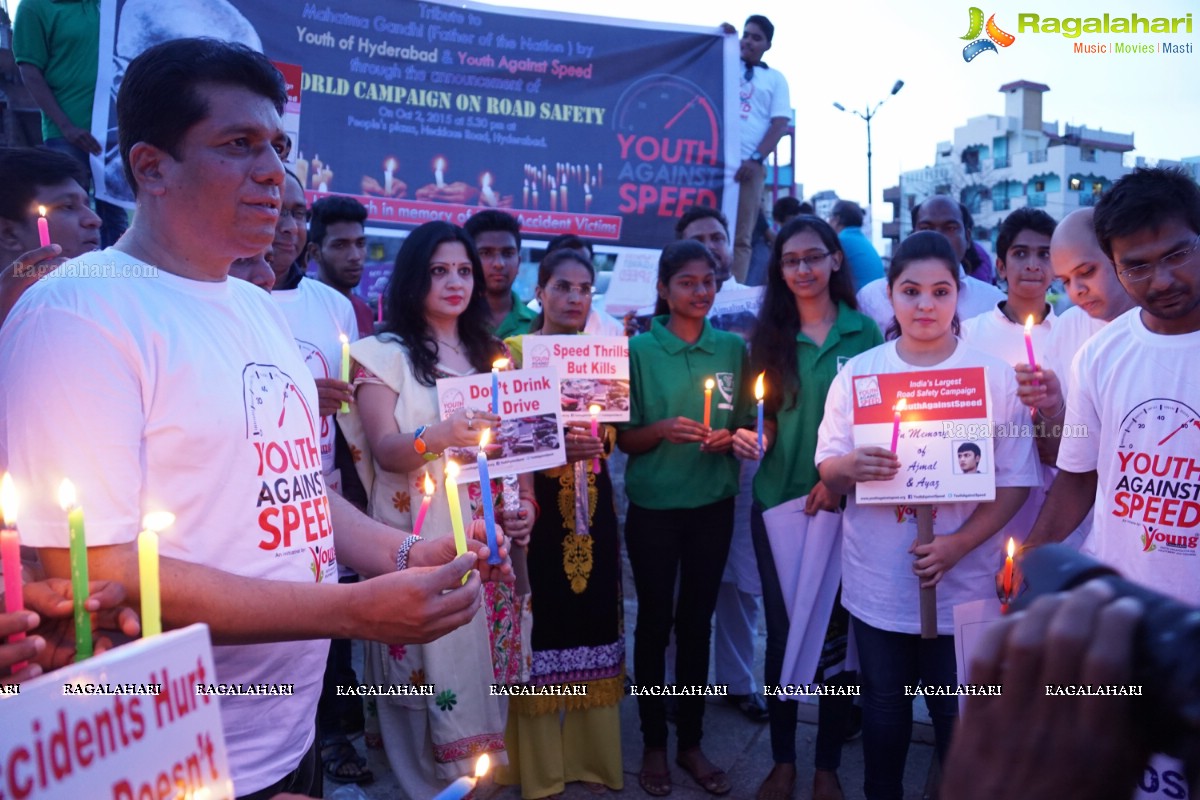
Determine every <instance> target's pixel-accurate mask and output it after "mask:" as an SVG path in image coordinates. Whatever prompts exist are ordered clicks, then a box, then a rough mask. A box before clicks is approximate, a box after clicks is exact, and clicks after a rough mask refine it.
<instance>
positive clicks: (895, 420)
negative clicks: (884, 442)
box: [892, 397, 908, 453]
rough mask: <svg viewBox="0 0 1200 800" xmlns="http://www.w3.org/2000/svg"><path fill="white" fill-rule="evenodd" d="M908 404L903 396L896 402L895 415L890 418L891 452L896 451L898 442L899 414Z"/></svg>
mask: <svg viewBox="0 0 1200 800" xmlns="http://www.w3.org/2000/svg"><path fill="white" fill-rule="evenodd" d="M907 405H908V400H906V399H904V398H903V397H901V398H900V401H899V402H898V403H896V416H895V417H894V418H893V419H892V452H893V453H894V452H896V445H898V444H899V443H900V415H901V414H902V413H903V412H904V407H905V406H907Z"/></svg>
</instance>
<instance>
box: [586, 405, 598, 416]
mask: <svg viewBox="0 0 1200 800" xmlns="http://www.w3.org/2000/svg"><path fill="white" fill-rule="evenodd" d="M588 413H589V414H591V415H592V416H593V417H594V416H596V415H597V414H599V413H600V406H598V405H596V404H595V403H592V404H591V405H590V406H588Z"/></svg>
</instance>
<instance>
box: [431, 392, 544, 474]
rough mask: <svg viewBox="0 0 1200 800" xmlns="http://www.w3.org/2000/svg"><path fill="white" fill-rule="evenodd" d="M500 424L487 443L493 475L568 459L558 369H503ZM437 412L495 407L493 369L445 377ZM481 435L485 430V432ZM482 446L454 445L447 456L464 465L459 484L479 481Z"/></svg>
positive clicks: (446, 414)
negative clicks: (479, 458) (479, 461)
mask: <svg viewBox="0 0 1200 800" xmlns="http://www.w3.org/2000/svg"><path fill="white" fill-rule="evenodd" d="M499 382H500V425H499V426H498V427H497V428H495V429H493V430H492V431H491V433H490V435H489V442H488V445H487V447H486V448H485V452H486V453H487V460H488V472H489V473H490V475H491V477H493V478H502V477H504V476H505V475H519V474H520V473H522V472H533V471H535V470H539V469H548V468H550V467H560V466H562V465H563V464H565V463H567V451H566V449H565V448H564V447H563V420H562V405H561V402H560V400H561V396H560V389H559V384H558V373H557V372H555V371H554V370H552V369H514V370H507V371H504V372H501V373H500V376H499ZM437 394H438V412H439V414H440V415H441V419H449V418H450V417H451V416H453V415H454V414H456V413H457V412H459V411H461V410H462V409H464V408H466V409H470V410H472V411H487V412H491V410H492V373H490V372H486V373H481V374H479V375H466V376H463V377H461V378H441V379H439V380H438V382H437ZM481 435H482V433H481ZM478 454H479V448H478V447H451V448H449V449H448V450H447V451H446V457H447V458H451V459H453V460H454V461H457V462H458V465H459V467H460V468H461V470H462V471H461V473H460V477H459V483H469V482H471V481H477V480H479V467H478V466H477V465H476V460H475V459H476V457H477V456H478Z"/></svg>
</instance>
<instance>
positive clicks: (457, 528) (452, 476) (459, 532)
mask: <svg viewBox="0 0 1200 800" xmlns="http://www.w3.org/2000/svg"><path fill="white" fill-rule="evenodd" d="M445 486H446V502H447V503H448V504H449V505H450V529H451V530H452V531H454V552H455V553H457V554H458V555H460V556H461V555H462V554H463V553H465V552H467V533H466V531H465V530H464V529H463V518H462V505H461V504H460V503H459V502H458V463H457V462H455V461H451V460H450V459H448V458H447V459H446V481H445ZM462 582H463V583H466V582H467V575H463V577H462Z"/></svg>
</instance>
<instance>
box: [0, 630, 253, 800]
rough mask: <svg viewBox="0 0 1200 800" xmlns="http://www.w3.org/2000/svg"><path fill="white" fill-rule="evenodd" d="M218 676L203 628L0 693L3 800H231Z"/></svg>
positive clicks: (111, 654)
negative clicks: (215, 693)
mask: <svg viewBox="0 0 1200 800" xmlns="http://www.w3.org/2000/svg"><path fill="white" fill-rule="evenodd" d="M215 676H216V669H215V668H214V666H213V657H212V644H211V641H210V639H209V635H208V626H207V625H203V624H195V625H189V626H188V627H186V628H183V629H181V630H177V631H171V632H169V633H165V634H163V635H161V636H154V637H152V638H150V639H141V640H139V641H136V642H133V643H131V644H127V645H124V646H122V647H118V648H115V649H113V650H109V651H108V652H106V653H104V654H103V655H99V656H96V657H94V658H89V659H88V660H86V661H83V662H81V663H79V664H73V665H71V666H69V667H65V668H63V669H60V670H56V671H54V672H50V673H48V674H46V675H43V676H41V677H40V678H36V679H34V680H32V681H27V682H26V683H22V684H20V685H19V693H18V694H12V695H9V694H0V718H2V719H3V720H4V724H3V725H0V797H4V798H19V797H36V798H39V800H44V799H53V798H62V800H79V799H80V798H111V800H141V798H143V797H156V798H157V797H185V798H194V797H205V798H213V799H214V800H220V799H221V798H232V797H233V796H234V793H233V778H232V776H231V775H230V772H229V763H228V759H227V757H226V753H225V737H224V735H223V733H222V731H221V710H220V705H219V703H218V701H217V699H216V698H214V697H211V696H209V695H201V694H197V692H196V684H202V683H211V682H213V681H215V680H216V677H215ZM68 692H70V693H68ZM102 692H103V693H102Z"/></svg>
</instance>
